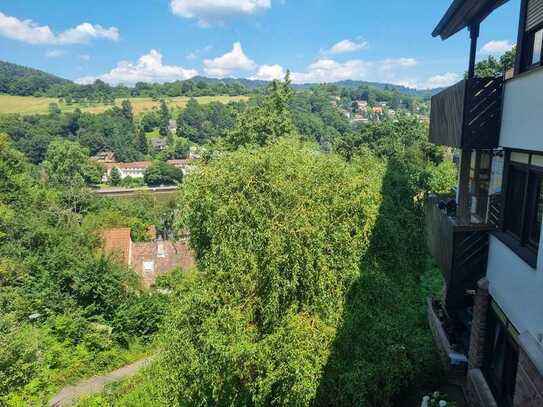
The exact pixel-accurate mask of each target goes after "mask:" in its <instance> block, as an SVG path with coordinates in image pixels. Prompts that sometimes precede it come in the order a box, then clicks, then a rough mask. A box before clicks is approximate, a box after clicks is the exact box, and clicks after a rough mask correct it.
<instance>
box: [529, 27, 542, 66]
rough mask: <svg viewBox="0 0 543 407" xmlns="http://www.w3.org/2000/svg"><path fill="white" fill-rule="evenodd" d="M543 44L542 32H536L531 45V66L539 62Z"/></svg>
mask: <svg viewBox="0 0 543 407" xmlns="http://www.w3.org/2000/svg"><path fill="white" fill-rule="evenodd" d="M542 43H543V30H538V31H536V33H535V34H534V39H533V45H532V49H533V51H532V63H531V65H536V64H539V63H540V62H541V45H542Z"/></svg>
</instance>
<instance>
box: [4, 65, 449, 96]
mask: <svg viewBox="0 0 543 407" xmlns="http://www.w3.org/2000/svg"><path fill="white" fill-rule="evenodd" d="M185 82H186V83H185ZM202 82H203V83H205V85H203V87H202V86H199V85H198V84H201V83H202ZM269 84H270V82H268V81H261V80H251V79H243V78H240V79H236V78H223V79H216V78H206V77H203V76H196V77H194V78H192V79H190V80H188V81H177V82H172V83H165V84H137V85H136V87H135V88H130V87H126V86H115V87H113V86H109V85H106V84H104V83H103V82H102V83H100V84H97V85H77V84H75V83H73V82H72V81H69V80H67V79H63V78H60V77H58V76H55V75H51V74H49V73H46V72H43V71H40V70H37V69H33V68H27V67H24V66H21V65H16V64H12V63H9V62H3V61H0V94H2V93H4V94H9V95H15V96H49V97H62V98H65V97H71V98H73V99H75V100H77V99H92V100H101V99H104V98H122V97H129V96H136V97H138V96H145V97H156V98H160V97H172V96H188V97H191V96H217V95H230V96H239V95H247V94H249V93H251V92H253V91H255V90H259V89H262V88H264V87H266V86H268V85H269ZM206 85H207V86H206ZM318 85H320V84H317V83H308V84H302V85H294V88H296V89H309V88H311V87H313V86H318ZM332 85H336V86H338V87H342V88H347V89H357V88H359V87H360V86H368V87H373V88H376V89H378V90H384V91H394V90H397V91H398V92H399V93H401V94H403V95H406V96H417V97H421V98H427V97H430V96H432V95H434V94H435V93H437V92H438V91H439V90H440V89H433V90H417V89H411V88H407V87H405V86H400V85H392V84H386V83H378V82H366V81H354V80H346V81H340V82H335V83H332Z"/></svg>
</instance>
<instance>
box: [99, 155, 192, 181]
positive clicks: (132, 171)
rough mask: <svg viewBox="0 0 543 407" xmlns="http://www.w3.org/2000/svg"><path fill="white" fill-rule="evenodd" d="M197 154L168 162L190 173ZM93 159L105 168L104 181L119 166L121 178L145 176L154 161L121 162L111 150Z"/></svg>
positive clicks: (185, 172) (184, 172)
mask: <svg viewBox="0 0 543 407" xmlns="http://www.w3.org/2000/svg"><path fill="white" fill-rule="evenodd" d="M196 157H197V154H196V153H191V154H190V155H189V157H188V158H187V159H184V160H168V161H167V163H168V164H171V165H173V166H174V167H176V168H179V169H181V170H182V171H183V174H185V175H186V174H188V173H189V172H190V170H191V168H192V166H193V164H194V160H195V159H196ZM91 159H92V160H94V161H96V162H98V163H100V164H101V165H102V166H103V167H104V169H105V173H104V176H103V178H102V180H103V181H104V182H106V181H108V179H109V177H110V174H111V170H112V169H113V168H117V169H118V170H119V174H120V176H121V179H125V178H127V177H131V178H140V179H141V178H143V177H144V175H145V171H146V170H147V168H149V167H150V166H151V164H152V163H153V162H152V161H133V162H129V163H120V162H117V161H116V160H115V154H113V153H112V152H111V151H103V152H100V153H98V154H96V155H95V156H93V157H91Z"/></svg>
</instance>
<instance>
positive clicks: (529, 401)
mask: <svg viewBox="0 0 543 407" xmlns="http://www.w3.org/2000/svg"><path fill="white" fill-rule="evenodd" d="M505 3H507V0H494V1H490V0H455V1H454V2H453V3H452V5H451V6H450V7H449V9H448V10H447V11H446V13H445V15H444V17H443V18H442V19H441V21H440V22H439V24H438V25H437V27H436V29H435V30H434V32H433V35H434V36H435V37H441V38H442V39H443V40H447V39H448V38H450V37H452V36H454V35H455V34H457V33H459V32H461V31H464V30H465V29H467V30H469V33H470V38H471V47H470V55H469V65H468V66H469V68H468V77H467V79H465V80H463V81H461V82H459V83H457V84H455V85H453V86H451V87H449V88H447V89H445V90H444V91H442V92H441V93H439V94H437V95H436V96H434V97H433V98H432V111H431V120H430V136H429V137H430V141H431V142H432V143H434V144H438V145H445V146H449V147H453V148H455V149H457V151H459V155H460V163H459V179H458V186H457V192H456V196H454V197H448V196H433V197H431V198H430V199H429V201H428V203H427V205H426V228H427V234H428V243H429V247H430V251H431V253H432V255H433V257H434V258H435V260H436V263H437V264H438V266H439V268H440V269H441V271H442V273H443V277H444V281H445V286H446V288H445V292H444V294H443V297H442V298H439V299H431V300H429V302H428V315H429V320H430V325H431V327H432V330H433V332H434V337H435V340H436V343H437V345H438V348H439V350H440V354H441V356H442V359H443V362H444V364H445V366H446V368H447V370H448V373H449V378H450V380H451V381H454V382H456V383H458V384H460V385H462V386H463V388H464V391H465V394H466V398H467V400H468V402H469V404H470V406H472V407H475V406H477V407H494V406H497V407H511V406H514V407H536V406H537V407H541V406H543V255H542V253H543V251H542V246H543V242H542V241H541V240H542V239H541V237H540V236H541V221H542V217H543V133H542V131H541V128H542V125H543V67H542V61H543V53H542V49H543V0H521V7H520V18H519V20H518V21H511V24H514V25H515V26H516V25H517V24H518V40H517V57H516V62H515V67H514V70H513V72H509V73H507V75H503V76H500V77H493V78H480V77H477V76H476V74H475V61H476V53H477V39H478V36H479V31H480V30H484V21H485V19H486V18H487V17H488V16H489V15H491V14H492V13H493V11H494V10H496V9H497V8H499V7H501V6H502V5H504V4H505Z"/></svg>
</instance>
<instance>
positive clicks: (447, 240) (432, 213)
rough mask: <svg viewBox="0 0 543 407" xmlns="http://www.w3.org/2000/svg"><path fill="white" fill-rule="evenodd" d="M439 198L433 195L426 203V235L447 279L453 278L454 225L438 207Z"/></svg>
mask: <svg viewBox="0 0 543 407" xmlns="http://www.w3.org/2000/svg"><path fill="white" fill-rule="evenodd" d="M439 200H440V199H439V198H438V197H437V196H432V197H430V198H429V199H428V201H427V202H426V205H425V221H426V236H427V239H428V248H429V250H430V254H431V255H432V257H433V258H434V260H435V261H436V264H437V265H438V267H439V268H440V270H441V272H442V274H443V277H444V278H445V281H447V282H449V281H450V278H451V269H452V262H453V246H454V241H453V225H452V223H451V222H450V221H449V217H448V216H447V215H446V214H444V213H443V212H442V211H441V209H439V207H438V202H439Z"/></svg>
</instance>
